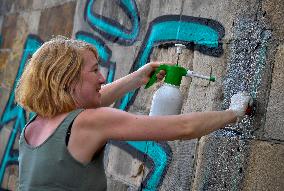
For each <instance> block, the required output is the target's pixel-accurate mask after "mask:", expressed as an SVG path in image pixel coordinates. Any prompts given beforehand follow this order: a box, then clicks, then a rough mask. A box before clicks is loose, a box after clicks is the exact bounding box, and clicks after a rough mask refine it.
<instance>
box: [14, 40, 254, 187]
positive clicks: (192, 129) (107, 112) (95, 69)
mask: <svg viewBox="0 0 284 191" xmlns="http://www.w3.org/2000/svg"><path fill="white" fill-rule="evenodd" d="M158 66H159V63H148V64H146V65H145V66H144V67H142V68H140V69H139V70H137V71H135V72H133V73H131V74H129V75H127V76H125V77H123V78H121V79H119V80H116V81H114V82H113V83H110V84H107V85H104V86H102V84H104V83H105V79H104V77H103V76H102V74H101V73H100V70H99V66H98V55H97V51H96V49H95V48H94V47H92V46H91V45H89V44H87V43H85V42H82V41H77V40H69V39H65V38H62V37H58V38H55V39H52V40H51V41H48V42H46V43H44V44H43V45H42V46H41V47H40V48H39V49H38V50H37V51H36V52H35V53H34V55H33V56H32V58H31V60H30V62H29V63H28V64H27V66H26V68H25V70H24V72H23V75H22V77H21V79H20V81H19V83H18V87H17V89H16V101H17V103H18V104H20V105H21V106H22V107H23V108H25V109H26V110H28V111H33V112H35V113H36V114H37V115H36V116H35V117H34V118H33V119H32V120H31V121H30V122H29V123H28V124H27V125H26V127H25V129H24V130H23V132H22V134H21V137H20V146H19V147H20V156H19V171H20V174H19V188H20V190H29V191H33V190H76V191H77V190H88V191H89V190H96V191H100V190H106V178H105V174H104V168H103V159H102V156H103V149H104V146H105V144H106V143H107V141H108V140H110V139H111V140H175V139H193V138H197V137H201V136H203V135H206V134H208V133H210V132H212V131H214V130H217V129H220V128H222V127H224V126H225V125H227V124H229V123H234V122H236V120H237V118H238V117H242V116H243V115H244V114H245V110H246V107H247V105H248V103H249V99H250V97H249V96H247V95H245V94H236V95H234V96H233V98H232V103H231V106H230V109H229V110H226V111H212V112H202V113H190V114H184V115H172V116H151V117H150V116H143V115H134V114H131V113H127V112H124V111H120V110H117V109H114V108H110V107H107V106H109V105H110V104H112V103H113V102H114V101H115V100H117V99H119V98H121V97H122V96H123V95H124V94H125V93H126V92H128V91H131V90H134V89H136V88H139V87H140V86H142V85H145V84H146V83H147V82H148V80H149V77H150V74H151V73H152V72H153V71H155V69H156V68H157V67H158ZM164 76H165V72H164V71H161V72H160V73H159V74H158V75H157V77H158V79H160V80H161V79H162V78H163V77H164ZM125 84H127V85H125Z"/></svg>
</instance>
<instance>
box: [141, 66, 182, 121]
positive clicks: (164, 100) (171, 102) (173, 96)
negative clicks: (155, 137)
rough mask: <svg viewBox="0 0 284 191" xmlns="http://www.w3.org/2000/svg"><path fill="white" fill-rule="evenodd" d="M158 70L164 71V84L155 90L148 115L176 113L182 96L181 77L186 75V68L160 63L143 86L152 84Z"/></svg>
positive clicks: (179, 108) (179, 109)
mask: <svg viewBox="0 0 284 191" xmlns="http://www.w3.org/2000/svg"><path fill="white" fill-rule="evenodd" d="M160 70H165V71H166V77H165V81H164V84H163V85H162V86H161V87H160V88H159V89H158V90H157V91H156V92H155V94H154V96H153V100H152V105H151V109H150V114H149V115H150V116H154V115H177V114H180V112H181V107H182V101H183V97H182V94H181V91H180V89H179V87H180V83H181V79H182V77H183V76H186V74H187V70H186V69H185V68H183V67H180V66H170V65H166V64H162V65H160V66H159V68H158V69H157V70H156V72H155V74H154V75H153V76H152V77H151V79H150V81H149V82H148V84H147V85H146V87H145V88H148V87H150V86H151V85H153V84H154V83H155V82H156V80H157V78H156V74H157V73H158V72H159V71H160Z"/></svg>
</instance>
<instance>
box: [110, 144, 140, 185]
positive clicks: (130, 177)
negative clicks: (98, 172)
mask: <svg viewBox="0 0 284 191" xmlns="http://www.w3.org/2000/svg"><path fill="white" fill-rule="evenodd" d="M114 144H116V145H117V144H118V145H119V147H118V146H115V145H108V149H107V152H106V155H105V164H106V173H107V176H108V178H109V179H111V180H116V181H119V182H121V183H123V184H127V185H129V186H133V187H136V188H137V187H139V186H140V184H141V181H142V178H143V172H142V174H141V172H140V171H139V169H140V168H141V165H143V164H142V162H141V161H140V160H138V159H136V158H135V155H136V154H135V151H134V150H133V151H132V153H131V154H130V153H129V152H126V151H125V150H124V149H121V148H120V147H124V148H125V146H126V145H125V143H124V144H123V146H122V144H120V143H118V142H114ZM126 147H128V146H126ZM136 152H138V151H136ZM133 156H134V157H133Z"/></svg>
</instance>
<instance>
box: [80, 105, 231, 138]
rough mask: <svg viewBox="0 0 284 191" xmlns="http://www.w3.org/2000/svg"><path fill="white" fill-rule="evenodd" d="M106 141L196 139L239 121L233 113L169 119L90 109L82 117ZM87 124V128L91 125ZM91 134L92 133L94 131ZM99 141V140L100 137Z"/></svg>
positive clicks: (216, 112) (112, 110)
mask: <svg viewBox="0 0 284 191" xmlns="http://www.w3.org/2000/svg"><path fill="white" fill-rule="evenodd" d="M81 115H82V116H81V117H83V118H85V120H83V121H84V123H87V124H89V125H90V131H92V130H93V131H95V132H96V133H95V134H96V137H97V136H98V135H99V136H100V138H99V139H100V140H104V141H102V142H106V141H107V140H110V139H112V140H133V141H134V140H157V141H159V140H176V139H193V138H197V137H201V136H203V135H206V134H209V133H210V132H212V131H215V130H217V129H220V128H222V127H224V126H225V125H227V124H229V123H233V122H235V121H236V119H237V116H236V115H235V113H234V112H233V111H230V110H226V111H212V112H202V113H201V112H200V113H190V114H184V115H169V116H145V115H134V114H130V113H127V112H124V111H121V110H117V109H113V108H98V109H95V110H86V111H85V112H83V113H82V114H81ZM89 125H87V126H89ZM90 133H91V132H90ZM97 138H98V137H97Z"/></svg>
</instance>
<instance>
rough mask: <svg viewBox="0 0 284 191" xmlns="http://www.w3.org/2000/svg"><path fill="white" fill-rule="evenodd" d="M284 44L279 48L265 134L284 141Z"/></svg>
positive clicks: (270, 137) (269, 137) (273, 74)
mask: <svg viewBox="0 0 284 191" xmlns="http://www.w3.org/2000/svg"><path fill="white" fill-rule="evenodd" d="M283 63H284V45H283V44H282V45H280V46H279V47H278V49H277V52H276V55H275V60H274V67H273V73H272V83H271V89H270V95H269V102H268V106H267V113H266V124H265V127H264V133H265V134H264V136H265V137H266V138H268V139H277V140H282V141H284V131H283V124H284V117H283V116H284V101H283V97H284V83H283V81H284V65H283Z"/></svg>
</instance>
